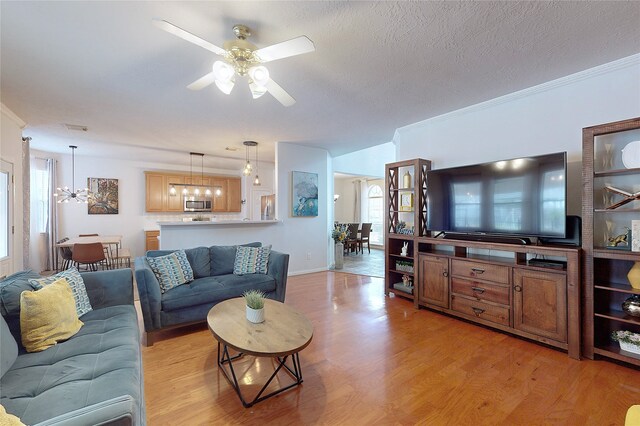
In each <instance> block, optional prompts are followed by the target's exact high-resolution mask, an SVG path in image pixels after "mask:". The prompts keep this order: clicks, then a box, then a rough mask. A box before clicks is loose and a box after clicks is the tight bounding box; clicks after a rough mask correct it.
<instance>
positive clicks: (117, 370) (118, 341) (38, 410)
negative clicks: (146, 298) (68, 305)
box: [0, 269, 146, 426]
mask: <svg viewBox="0 0 640 426" xmlns="http://www.w3.org/2000/svg"><path fill="white" fill-rule="evenodd" d="M81 275H82V278H83V280H84V283H85V287H86V289H87V294H88V296H89V300H90V302H91V306H92V308H93V310H92V311H91V312H88V313H86V314H84V315H83V316H81V317H80V320H81V321H82V322H83V323H84V325H83V326H82V328H81V329H80V331H79V332H78V333H77V334H76V335H74V336H73V337H71V338H70V339H68V340H66V341H64V342H61V343H58V344H57V345H55V346H52V347H50V348H48V349H46V350H44V351H42V352H34V353H27V352H26V351H25V350H24V348H23V347H22V344H21V339H20V293H22V292H23V291H32V290H34V288H33V287H32V286H31V284H29V279H30V278H40V276H39V275H38V274H37V273H34V272H32V271H22V272H18V273H16V274H13V275H11V276H9V277H7V278H5V279H4V280H2V281H0V311H1V312H2V318H1V319H0V404H2V405H3V406H4V408H5V409H6V411H7V412H8V413H10V414H13V415H15V416H17V417H19V418H20V419H21V420H22V422H23V423H25V424H28V425H39V426H44V425H96V424H100V425H109V424H110V425H144V424H145V423H146V420H145V406H144V389H143V383H144V381H143V376H142V359H141V348H140V331H139V328H138V317H137V314H136V310H135V308H134V306H133V280H132V275H131V270H130V269H120V270H113V271H100V272H88V273H83V274H81Z"/></svg>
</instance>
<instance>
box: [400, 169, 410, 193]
mask: <svg viewBox="0 0 640 426" xmlns="http://www.w3.org/2000/svg"><path fill="white" fill-rule="evenodd" d="M402 187H403V188H405V189H409V188H411V173H409V170H407V171H406V172H405V173H404V176H402Z"/></svg>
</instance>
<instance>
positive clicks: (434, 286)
mask: <svg viewBox="0 0 640 426" xmlns="http://www.w3.org/2000/svg"><path fill="white" fill-rule="evenodd" d="M415 243H416V245H417V250H416V252H417V259H418V260H417V267H418V275H417V276H418V280H417V286H416V287H417V305H418V306H421V307H425V308H429V309H432V310H436V311H440V312H444V313H447V314H449V315H454V316H456V317H460V318H464V319H466V320H469V321H473V322H476V323H478V324H482V325H485V326H488V327H493V328H496V329H499V330H502V331H505V332H509V333H512V334H515V335H518V336H522V337H525V338H528V339H531V340H535V341H538V342H541V343H544V344H547V345H551V346H554V347H557V348H560V349H563V350H566V351H567V352H568V354H569V357H571V358H574V359H580V321H581V320H580V318H581V316H580V251H581V249H580V248H579V247H565V246H537V245H516V244H504V243H488V242H480V241H462V240H454V239H440V238H431V237H416V238H415ZM548 257H551V258H552V259H550V261H549V262H545V261H542V262H540V261H539V260H540V258H544V259H547V258H548ZM532 259H533V260H538V262H537V263H536V262H530V261H531V260H532Z"/></svg>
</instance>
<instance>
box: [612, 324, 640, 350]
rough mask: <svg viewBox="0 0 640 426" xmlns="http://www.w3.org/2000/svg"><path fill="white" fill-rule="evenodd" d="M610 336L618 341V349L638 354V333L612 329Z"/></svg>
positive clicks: (639, 346) (639, 344)
mask: <svg viewBox="0 0 640 426" xmlns="http://www.w3.org/2000/svg"><path fill="white" fill-rule="evenodd" d="M611 338H612V339H613V340H615V341H617V342H618V343H620V349H622V350H623V351H627V352H631V353H634V354H638V355H640V334H638V333H633V332H631V331H623V330H619V331H614V332H613V333H611Z"/></svg>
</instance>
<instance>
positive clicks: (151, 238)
mask: <svg viewBox="0 0 640 426" xmlns="http://www.w3.org/2000/svg"><path fill="white" fill-rule="evenodd" d="M159 236H160V231H144V239H145V241H144V251H145V253H146V252H148V251H149V250H160V241H158V237H159Z"/></svg>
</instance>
